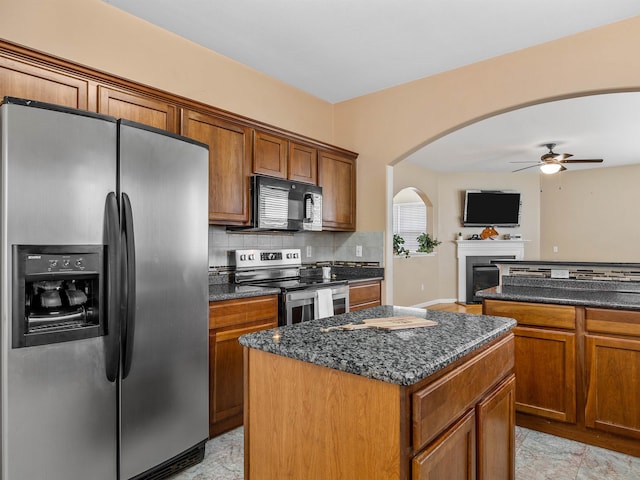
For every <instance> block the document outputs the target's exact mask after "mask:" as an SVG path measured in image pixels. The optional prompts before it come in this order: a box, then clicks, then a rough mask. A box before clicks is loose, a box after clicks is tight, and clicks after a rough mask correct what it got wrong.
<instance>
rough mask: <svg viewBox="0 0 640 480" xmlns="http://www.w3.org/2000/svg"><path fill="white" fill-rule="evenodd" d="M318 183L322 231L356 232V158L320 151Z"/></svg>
mask: <svg viewBox="0 0 640 480" xmlns="http://www.w3.org/2000/svg"><path fill="white" fill-rule="evenodd" d="M318 185H320V186H321V187H322V228H323V230H342V231H355V229H356V162H355V159H353V158H347V157H343V156H340V155H336V154H334V153H330V152H325V151H321V152H320V155H319V156H318Z"/></svg>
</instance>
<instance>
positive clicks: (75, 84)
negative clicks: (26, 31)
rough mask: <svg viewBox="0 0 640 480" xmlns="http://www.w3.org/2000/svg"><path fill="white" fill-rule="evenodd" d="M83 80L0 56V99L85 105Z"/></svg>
mask: <svg viewBox="0 0 640 480" xmlns="http://www.w3.org/2000/svg"><path fill="white" fill-rule="evenodd" d="M87 92H88V83H87V81H86V80H82V79H80V78H75V77H72V76H69V75H65V74H62V73H58V72H56V71H54V70H50V69H47V68H42V67H34V66H32V65H30V64H28V63H23V62H19V61H16V60H12V59H8V58H4V57H3V58H0V99H1V98H3V97H5V96H11V97H18V98H25V99H28V100H36V101H39V102H47V103H54V104H56V105H62V106H65V107H71V108H80V109H83V110H86V109H87Z"/></svg>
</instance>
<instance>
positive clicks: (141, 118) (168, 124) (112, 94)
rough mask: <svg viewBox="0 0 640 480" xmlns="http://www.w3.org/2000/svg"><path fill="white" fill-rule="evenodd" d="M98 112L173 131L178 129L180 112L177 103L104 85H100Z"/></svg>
mask: <svg viewBox="0 0 640 480" xmlns="http://www.w3.org/2000/svg"><path fill="white" fill-rule="evenodd" d="M98 113H104V114H106V115H111V116H113V117H116V118H126V119H127V120H132V121H134V122H138V123H142V124H144V125H149V126H150V127H155V128H159V129H161V130H167V131H169V132H173V133H176V132H177V131H178V113H177V107H176V106H175V105H172V104H170V103H168V102H165V101H163V100H156V99H153V98H149V97H143V96H138V95H133V94H131V93H127V92H122V91H120V90H115V89H112V88H109V87H105V86H103V85H99V86H98Z"/></svg>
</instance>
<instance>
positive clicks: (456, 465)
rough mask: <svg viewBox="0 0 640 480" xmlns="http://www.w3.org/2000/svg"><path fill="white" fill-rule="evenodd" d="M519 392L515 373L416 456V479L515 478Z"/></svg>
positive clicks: (480, 479)
mask: <svg viewBox="0 0 640 480" xmlns="http://www.w3.org/2000/svg"><path fill="white" fill-rule="evenodd" d="M515 393H516V381H515V376H514V375H511V376H510V377H509V378H508V379H506V380H505V381H504V382H502V383H501V384H500V385H499V386H498V387H496V388H495V390H494V391H493V392H492V393H490V394H489V395H488V396H487V397H485V398H484V399H483V400H482V401H480V403H478V404H477V405H476V407H475V408H472V409H470V410H468V411H467V412H466V413H465V414H464V415H463V416H462V418H460V419H459V420H458V421H456V422H455V423H454V424H453V426H451V427H450V428H449V429H448V430H447V431H446V432H445V433H443V434H442V435H441V436H440V437H438V438H437V439H436V440H435V441H434V442H433V443H431V444H430V445H429V446H428V447H427V448H425V449H424V450H423V451H422V452H421V453H420V454H418V455H416V456H415V457H414V459H413V462H412V471H413V477H412V479H413V480H435V479H447V480H472V479H478V480H495V479H510V478H511V479H512V478H514V477H515V463H514V452H515V433H514V432H515V413H514V408H513V405H514V400H515Z"/></svg>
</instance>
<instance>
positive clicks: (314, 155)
mask: <svg viewBox="0 0 640 480" xmlns="http://www.w3.org/2000/svg"><path fill="white" fill-rule="evenodd" d="M288 170H289V180H295V181H296V182H304V183H311V184H313V185H317V184H318V150H316V149H315V148H313V147H308V146H306V145H300V144H299V143H295V142H289V165H288Z"/></svg>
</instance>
